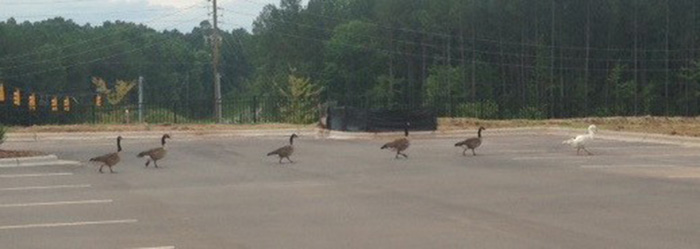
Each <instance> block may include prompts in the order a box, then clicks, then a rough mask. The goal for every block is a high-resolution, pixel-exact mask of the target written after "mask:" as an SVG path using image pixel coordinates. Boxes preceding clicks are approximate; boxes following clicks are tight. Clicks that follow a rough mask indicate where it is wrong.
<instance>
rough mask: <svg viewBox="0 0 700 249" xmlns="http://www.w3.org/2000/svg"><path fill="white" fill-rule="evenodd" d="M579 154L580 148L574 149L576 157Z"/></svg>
mask: <svg viewBox="0 0 700 249" xmlns="http://www.w3.org/2000/svg"><path fill="white" fill-rule="evenodd" d="M579 152H581V147H578V148H576V155H579Z"/></svg>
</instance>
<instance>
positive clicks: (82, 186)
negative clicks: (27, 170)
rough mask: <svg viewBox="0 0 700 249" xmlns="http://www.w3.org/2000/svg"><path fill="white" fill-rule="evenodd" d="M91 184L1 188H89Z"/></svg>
mask: <svg viewBox="0 0 700 249" xmlns="http://www.w3.org/2000/svg"><path fill="white" fill-rule="evenodd" d="M89 187H90V184H80V185H50V186H29V187H16V188H0V191H19V190H40V189H66V188H89Z"/></svg>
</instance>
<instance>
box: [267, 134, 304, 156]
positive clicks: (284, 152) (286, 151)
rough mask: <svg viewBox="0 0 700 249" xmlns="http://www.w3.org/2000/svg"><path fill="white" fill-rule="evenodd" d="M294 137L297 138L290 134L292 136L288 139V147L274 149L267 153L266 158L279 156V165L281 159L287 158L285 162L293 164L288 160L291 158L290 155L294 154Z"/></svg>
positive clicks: (295, 135)
mask: <svg viewBox="0 0 700 249" xmlns="http://www.w3.org/2000/svg"><path fill="white" fill-rule="evenodd" d="M296 137H299V136H297V134H296V133H295V134H292V136H290V137H289V145H287V146H283V147H281V148H279V149H276V150H274V151H272V152H270V153H267V156H272V155H277V156H279V157H280V163H282V159H283V158H287V160H289V162H290V163H294V161H292V159H289V156H291V155H292V153H294V138H296Z"/></svg>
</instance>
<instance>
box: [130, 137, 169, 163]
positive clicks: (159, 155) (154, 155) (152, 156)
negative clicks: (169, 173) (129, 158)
mask: <svg viewBox="0 0 700 249" xmlns="http://www.w3.org/2000/svg"><path fill="white" fill-rule="evenodd" d="M165 139H170V135H169V134H164V135H163V137H161V138H160V147H158V148H153V149H150V150H146V151H143V152H141V153H139V154H138V155H137V156H136V157H139V158H141V157H146V168H148V164H150V163H151V161H153V165H155V166H156V168H158V160H160V159H163V158H164V157H165V155H166V154H167V153H168V150H167V149H166V148H165Z"/></svg>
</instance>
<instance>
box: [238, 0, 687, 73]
mask: <svg viewBox="0 0 700 249" xmlns="http://www.w3.org/2000/svg"><path fill="white" fill-rule="evenodd" d="M230 12H232V13H236V14H242V15H251V14H250V13H244V12H239V11H230ZM273 21H275V22H279V23H287V24H292V25H296V26H298V27H303V28H309V29H315V30H319V31H326V32H333V29H330V28H323V27H316V26H313V25H308V24H302V23H298V22H290V21H285V20H279V19H274V20H273ZM352 35H359V36H362V37H366V38H373V39H376V40H379V41H389V42H395V43H398V44H404V45H412V46H417V47H420V46H426V47H430V48H433V49H440V50H442V49H444V47H443V46H442V45H436V44H434V43H430V42H420V43H419V42H414V41H408V40H402V39H393V38H386V37H381V36H374V35H367V34H364V33H362V34H352ZM471 45H472V46H473V47H475V46H477V44H471ZM489 45H491V44H489ZM501 45H502V44H498V45H496V46H501ZM517 45H518V46H521V44H517ZM538 46H539V47H538V48H546V47H545V46H541V45H538ZM549 48H551V47H549ZM517 49H518V50H520V48H517ZM451 50H456V51H465V52H473V53H477V54H484V55H498V56H511V57H518V58H522V57H525V58H530V59H536V58H545V59H552V58H553V59H560V60H569V61H575V60H586V58H582V57H569V56H556V55H549V56H542V55H538V54H536V53H532V52H531V50H532V49H529V50H528V52H527V53H508V52H502V51H499V52H494V51H490V50H482V49H474V48H451ZM683 52H684V51H683ZM606 57H608V56H606ZM588 60H590V61H595V62H614V63H620V62H633V61H635V60H634V59H632V58H628V59H623V58H619V57H617V58H606V59H600V58H589V59H588ZM644 61H647V62H665V61H667V59H647V60H644ZM668 61H671V62H688V61H693V60H692V59H688V58H685V59H668Z"/></svg>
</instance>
